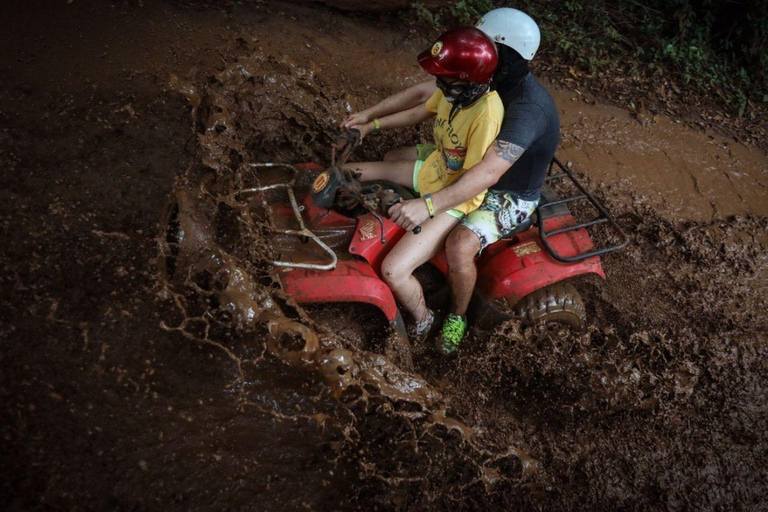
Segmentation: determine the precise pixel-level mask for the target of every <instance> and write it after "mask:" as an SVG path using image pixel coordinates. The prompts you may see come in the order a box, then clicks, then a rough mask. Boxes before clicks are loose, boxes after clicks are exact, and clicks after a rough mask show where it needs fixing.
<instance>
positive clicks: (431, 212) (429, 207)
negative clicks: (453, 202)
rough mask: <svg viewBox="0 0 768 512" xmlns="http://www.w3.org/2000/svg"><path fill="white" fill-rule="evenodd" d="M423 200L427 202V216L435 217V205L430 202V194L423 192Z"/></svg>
mask: <svg viewBox="0 0 768 512" xmlns="http://www.w3.org/2000/svg"><path fill="white" fill-rule="evenodd" d="M422 199H424V202H425V203H427V211H428V212H429V218H430V219H434V218H435V205H434V204H432V194H424V197H423V198H422Z"/></svg>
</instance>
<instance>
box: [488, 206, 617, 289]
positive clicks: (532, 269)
mask: <svg viewBox="0 0 768 512" xmlns="http://www.w3.org/2000/svg"><path fill="white" fill-rule="evenodd" d="M573 222H574V221H573V218H572V217H570V216H563V217H557V218H552V219H547V229H548V230H555V229H558V228H560V227H563V226H565V225H569V224H570V225H572V224H573ZM548 241H549V244H550V246H552V248H553V249H554V250H555V251H557V253H558V254H563V255H566V256H570V255H575V254H582V253H584V252H587V251H590V250H592V249H593V247H594V246H593V244H592V241H591V239H590V238H589V233H588V232H587V230H586V229H578V230H574V231H568V232H566V233H562V234H559V235H555V236H553V237H551V238H548ZM477 270H478V277H479V279H478V283H477V288H478V291H479V292H480V293H482V294H483V295H484V296H485V297H487V298H498V297H506V298H507V301H508V303H509V304H514V303H516V302H517V301H519V300H520V299H522V298H523V297H525V296H526V295H528V294H530V293H532V292H534V291H536V290H539V289H541V288H544V287H545V286H549V285H551V284H554V283H558V282H560V281H564V280H566V279H570V278H572V277H576V276H579V275H582V274H596V275H598V276H600V277H602V278H603V279H605V273H604V272H603V267H602V265H601V263H600V258H599V257H598V256H594V257H592V258H587V259H585V260H582V261H579V262H575V263H563V262H560V261H557V260H556V259H555V258H553V257H552V256H551V255H550V254H549V253H548V252H547V251H546V250H545V249H544V247H543V246H542V244H541V240H540V238H539V230H538V228H535V227H534V228H531V229H529V230H527V231H523V232H522V233H519V234H518V235H517V236H516V237H515V238H514V239H512V240H501V241H500V242H497V243H495V244H493V245H492V246H490V247H488V249H487V250H486V251H485V252H484V253H483V254H482V255H481V257H480V258H479V259H478V261H477Z"/></svg>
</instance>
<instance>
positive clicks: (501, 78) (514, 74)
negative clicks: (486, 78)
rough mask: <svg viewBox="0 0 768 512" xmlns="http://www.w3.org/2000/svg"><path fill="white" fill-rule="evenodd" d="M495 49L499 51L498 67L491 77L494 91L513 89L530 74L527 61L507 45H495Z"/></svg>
mask: <svg viewBox="0 0 768 512" xmlns="http://www.w3.org/2000/svg"><path fill="white" fill-rule="evenodd" d="M496 48H497V49H498V50H499V66H498V67H497V68H496V74H495V75H494V76H493V86H494V89H496V90H499V89H502V90H511V89H514V88H515V87H516V86H517V84H519V83H520V81H521V80H522V79H523V78H525V76H526V75H528V73H530V71H531V70H530V68H529V67H528V61H527V60H525V59H524V58H523V57H522V56H521V55H520V54H519V53H517V52H516V51H515V50H513V49H512V48H510V47H509V46H507V45H504V44H497V45H496Z"/></svg>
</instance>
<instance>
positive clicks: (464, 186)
mask: <svg viewBox="0 0 768 512" xmlns="http://www.w3.org/2000/svg"><path fill="white" fill-rule="evenodd" d="M524 151H525V150H524V149H523V148H521V147H519V146H516V145H515V144H511V143H509V142H505V141H499V140H497V141H495V142H494V143H493V144H491V147H490V148H488V151H486V152H485V156H484V157H483V159H482V160H481V161H480V163H478V164H476V165H474V166H472V167H470V168H469V169H467V171H466V172H465V173H464V175H463V176H461V178H459V179H458V180H456V181H455V182H453V183H452V184H450V185H448V186H447V187H445V188H444V189H442V190H438V191H437V192H434V193H433V194H432V204H433V205H434V208H435V212H436V213H440V212H445V211H448V210H450V209H451V208H454V207H455V206H456V205H459V204H461V203H463V202H465V201H468V200H470V199H471V198H473V197H475V196H476V195H477V194H479V193H480V192H482V191H483V190H485V189H487V188H490V187H492V186H493V185H495V184H496V183H497V182H498V181H499V179H500V178H501V176H502V175H503V174H504V173H505V172H507V170H508V169H509V168H510V167H511V166H512V164H514V163H515V162H516V161H517V159H518V158H520V155H522V154H523V152H524ZM389 215H390V217H391V219H392V220H393V221H394V222H395V223H396V224H397V225H398V226H400V227H402V228H404V229H413V228H414V227H416V226H418V225H419V224H421V223H422V222H424V221H426V220H427V219H428V218H429V212H428V211H427V204H426V203H425V202H424V200H423V199H412V200H410V201H403V202H402V203H398V204H396V205H394V206H392V208H390V209H389Z"/></svg>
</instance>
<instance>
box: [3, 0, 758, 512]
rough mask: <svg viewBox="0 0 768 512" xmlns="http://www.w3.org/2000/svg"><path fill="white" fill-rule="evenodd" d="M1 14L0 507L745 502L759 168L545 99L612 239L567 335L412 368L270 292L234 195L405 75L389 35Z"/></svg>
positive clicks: (102, 13) (269, 16) (152, 17)
mask: <svg viewBox="0 0 768 512" xmlns="http://www.w3.org/2000/svg"><path fill="white" fill-rule="evenodd" d="M2 15H3V17H4V18H5V19H8V20H13V21H14V23H12V24H11V25H12V26H11V27H10V28H9V31H8V32H7V33H6V34H3V36H2V43H3V45H4V47H5V48H7V49H8V51H7V53H6V55H5V56H4V57H3V59H2V61H0V71H2V73H3V75H4V76H5V77H6V80H4V81H3V84H2V87H0V119H2V121H3V123H2V128H0V162H1V163H2V165H3V169H4V172H3V173H2V180H3V182H2V184H3V187H2V192H0V193H2V195H3V199H4V200H3V202H2V209H1V210H0V211H1V212H2V224H0V226H1V229H2V233H3V239H4V241H5V244H4V249H3V251H2V256H1V258H2V259H1V260H0V263H1V264H2V267H1V268H2V274H1V276H2V287H1V288H0V289H1V290H2V301H3V304H4V308H3V310H2V313H0V336H1V337H2V340H3V343H2V347H3V348H2V352H0V354H1V355H0V357H2V375H1V378H0V395H1V396H2V404H3V412H4V413H5V414H4V421H3V423H2V435H3V440H4V447H3V452H4V453H3V457H2V471H3V475H4V478H3V484H2V503H3V505H4V507H5V508H7V509H16V510H19V509H24V510H26V509H42V508H54V509H61V508H86V509H94V508H95V509H103V508H137V509H157V508H161V507H163V508H172V509H189V508H198V509H221V508H232V509H246V510H266V509H285V510H300V509H307V508H308V509H312V510H355V509H362V508H365V509H371V508H373V509H381V510H422V509H434V510H443V509H463V510H475V509H479V508H481V507H482V508H486V509H487V508H491V509H511V508H512V507H516V508H522V509H534V508H535V509H541V510H583V509H594V510H617V509H621V510H624V509H626V510H641V509H642V510H648V509H652V510H690V509H695V510H723V509H733V510H760V509H761V508H764V504H763V503H764V502H765V496H766V484H765V482H766V481H768V479H767V477H768V475H766V470H765V468H766V467H768V449H766V429H767V428H768V425H767V424H766V423H768V416H767V415H766V411H767V410H768V403H766V389H765V385H766V384H765V383H766V377H767V376H768V371H767V370H768V369H767V368H766V363H765V361H766V355H768V354H766V335H765V333H766V331H767V328H768V325H767V324H768V322H766V313H765V311H766V306H768V304H766V302H768V293H767V292H768V278H767V277H766V275H767V274H766V256H765V249H766V245H767V244H768V220H767V219H766V210H765V208H766V204H768V202H767V201H766V191H765V176H766V173H765V171H766V167H767V166H768V159H767V158H766V155H765V154H764V153H761V152H759V150H756V149H754V148H744V147H741V146H737V145H735V144H733V143H731V142H729V141H727V140H724V139H722V138H721V137H718V136H716V135H713V134H707V133H700V132H696V131H693V130H691V129H689V128H685V127H684V126H682V125H680V124H678V123H676V122H675V120H670V119H667V118H665V117H662V116H660V117H658V118H653V119H645V118H639V117H638V115H637V113H629V112H627V111H623V110H621V109H616V108H614V107H607V106H604V105H600V104H599V102H598V103H596V100H595V99H594V98H586V100H585V98H584V97H583V95H582V94H581V93H580V92H578V91H576V90H574V89H567V88H564V87H563V86H562V84H561V83H560V77H556V76H553V77H549V78H551V80H545V84H546V85H547V86H548V87H550V88H551V89H552V90H553V91H554V93H555V97H556V100H557V102H558V105H559V107H560V109H561V115H562V117H563V120H564V123H563V144H562V150H561V154H560V156H561V158H562V159H564V160H570V161H571V162H572V164H573V168H574V169H575V170H576V171H577V173H579V175H580V177H582V179H583V180H584V181H585V182H586V183H588V184H589V186H590V188H592V189H593V190H596V191H598V195H600V197H601V198H602V199H604V201H605V202H606V203H607V204H608V206H609V207H610V209H611V211H612V212H614V213H615V215H616V217H617V219H618V220H619V222H620V224H621V225H622V227H623V228H624V229H625V230H626V231H627V233H630V235H631V239H632V241H631V244H630V246H629V247H628V248H627V249H626V250H625V251H624V252H622V253H619V254H615V255H610V256H608V257H606V258H605V259H604V266H605V271H606V274H607V277H608V278H607V280H605V281H598V280H596V279H595V280H592V279H583V280H581V281H580V282H577V283H576V285H577V287H578V288H579V290H580V291H581V293H582V295H583V297H584V301H585V304H586V305H587V308H588V313H589V318H590V325H589V326H588V328H587V329H586V331H585V332H583V333H577V332H571V331H569V330H568V329H566V328H558V327H556V326H538V327H534V328H529V329H521V328H520V326H519V325H517V324H515V323H514V322H510V323H507V324H504V325H501V326H499V327H498V329H497V330H496V331H494V332H475V333H474V334H473V336H472V338H471V339H470V340H469V341H468V342H467V343H466V344H465V345H466V348H462V351H461V353H460V354H459V356H458V357H456V358H452V359H444V358H441V357H439V356H437V355H436V354H434V353H432V352H431V351H429V350H425V349H423V348H421V347H416V348H417V350H416V355H415V357H414V359H413V365H414V366H413V368H412V369H408V368H406V367H403V366H398V365H397V364H395V363H394V362H393V361H392V360H390V359H389V358H387V357H386V356H384V355H383V353H384V350H383V348H384V345H386V338H387V333H386V332H385V331H384V330H383V326H382V328H381V329H378V328H377V327H376V316H375V314H374V313H372V312H371V311H370V310H368V311H365V310H363V311H353V310H352V309H351V308H346V307H339V308H336V309H334V308H333V307H331V308H307V310H305V309H303V308H301V307H298V306H297V305H295V304H293V303H292V302H291V301H290V299H289V298H288V297H285V296H284V295H283V294H282V292H281V291H280V289H279V287H278V286H277V284H276V283H275V282H274V280H273V279H272V278H271V277H270V274H269V265H268V263H266V262H267V261H269V260H271V259H274V257H275V251H277V250H278V249H277V248H276V247H277V245H276V244H270V243H268V242H270V241H271V240H272V239H271V238H270V237H271V235H270V233H269V229H268V228H267V219H266V218H264V217H262V216H260V215H259V214H258V211H259V210H258V208H254V204H251V203H249V202H248V201H246V200H245V199H243V198H242V197H241V196H238V195H237V194H235V193H234V190H236V189H237V188H240V187H243V186H248V185H250V186H253V185H256V184H258V183H260V182H261V181H266V180H267V177H266V176H265V175H264V174H260V173H252V172H250V171H248V170H247V169H248V164H249V163H255V162H264V161H282V162H298V161H316V162H319V163H321V164H325V163H327V160H328V158H329V154H328V150H327V149H328V144H329V142H330V139H329V131H328V130H327V129H326V126H327V124H328V123H331V122H337V121H338V120H340V119H341V118H343V116H344V115H345V113H346V112H348V111H349V110H355V109H358V108H360V107H361V106H364V105H367V104H370V103H371V102H373V101H376V100H377V99H380V98H381V97H383V96H385V95H386V94H388V93H390V92H393V91H395V90H398V89H400V88H402V87H403V86H405V85H407V84H410V83H415V82H417V81H419V80H421V79H423V78H424V77H423V75H421V74H420V73H419V71H418V69H417V67H416V66H415V64H414V62H413V59H412V56H413V55H415V54H416V53H417V52H418V50H420V49H421V46H423V44H424V43H425V42H424V41H422V40H420V39H419V38H418V37H417V35H416V34H414V33H411V32H408V31H407V30H406V29H404V28H403V27H402V26H401V25H399V24H398V23H397V22H396V20H384V21H382V20H374V19H369V18H366V17H356V16H354V15H345V14H340V13H338V12H333V11H327V10H325V9H324V8H311V7H301V6H294V5H283V4H279V3H275V4H269V5H261V4H256V5H246V6H243V7H241V8H240V9H238V10H237V11H235V12H234V13H232V14H226V13H222V12H218V11H215V10H211V9H203V8H201V9H199V10H191V9H179V8H177V7H174V6H173V5H172V4H163V3H152V4H150V3H148V2H147V3H145V5H143V6H139V5H134V4H131V3H126V4H120V3H115V4H112V5H103V4H102V3H99V2H85V1H84V2H80V1H77V2H74V3H72V4H66V5H60V6H55V7H50V10H49V11H47V13H46V14H45V15H44V16H42V15H41V13H40V11H39V10H36V9H35V8H34V7H33V6H26V5H22V4H9V5H6V6H4V7H2ZM95 20H99V21H98V23H96V22H95ZM299 21H300V22H299ZM86 29H87V30H86ZM362 62H364V63H371V65H370V66H369V65H367V64H366V66H362V65H360V63H362ZM563 83H564V82H563ZM572 98H576V100H575V101H572ZM428 135H429V130H428V129H425V128H423V127H422V128H420V129H413V130H406V131H403V132H402V133H399V134H391V135H390V134H384V135H382V136H380V137H378V138H376V137H370V138H369V139H368V140H366V144H365V146H364V147H363V148H362V150H361V151H359V152H358V153H356V154H355V157H356V158H359V159H361V160H362V159H368V158H380V157H381V156H382V154H383V152H384V151H385V150H386V149H389V148H391V147H394V146H397V145H402V144H405V143H413V142H417V141H419V140H424V138H425V137H428ZM173 191H176V193H175V194H174V195H173V197H177V198H179V199H177V201H178V203H177V204H178V210H177V213H176V215H177V219H178V223H179V226H180V229H181V231H183V233H184V237H183V242H182V243H181V244H179V245H178V246H175V247H172V246H170V245H169V244H168V241H167V240H166V239H165V238H164V236H163V233H164V231H163V230H162V229H160V228H159V226H158V219H159V218H160V216H161V212H162V211H163V210H164V208H166V204H167V201H168V197H170V196H171V195H172V192H173ZM607 236H608V235H607V234H605V233H602V232H599V231H598V232H596V234H595V237H596V239H597V241H598V242H601V241H605V240H606V239H605V238H604V237H607ZM265 242H267V243H265ZM172 252H173V254H174V255H175V256H176V258H175V259H174V261H175V263H174V268H173V269H172V272H170V273H169V272H168V270H169V268H168V259H167V257H168V255H169V254H170V253H172Z"/></svg>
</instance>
